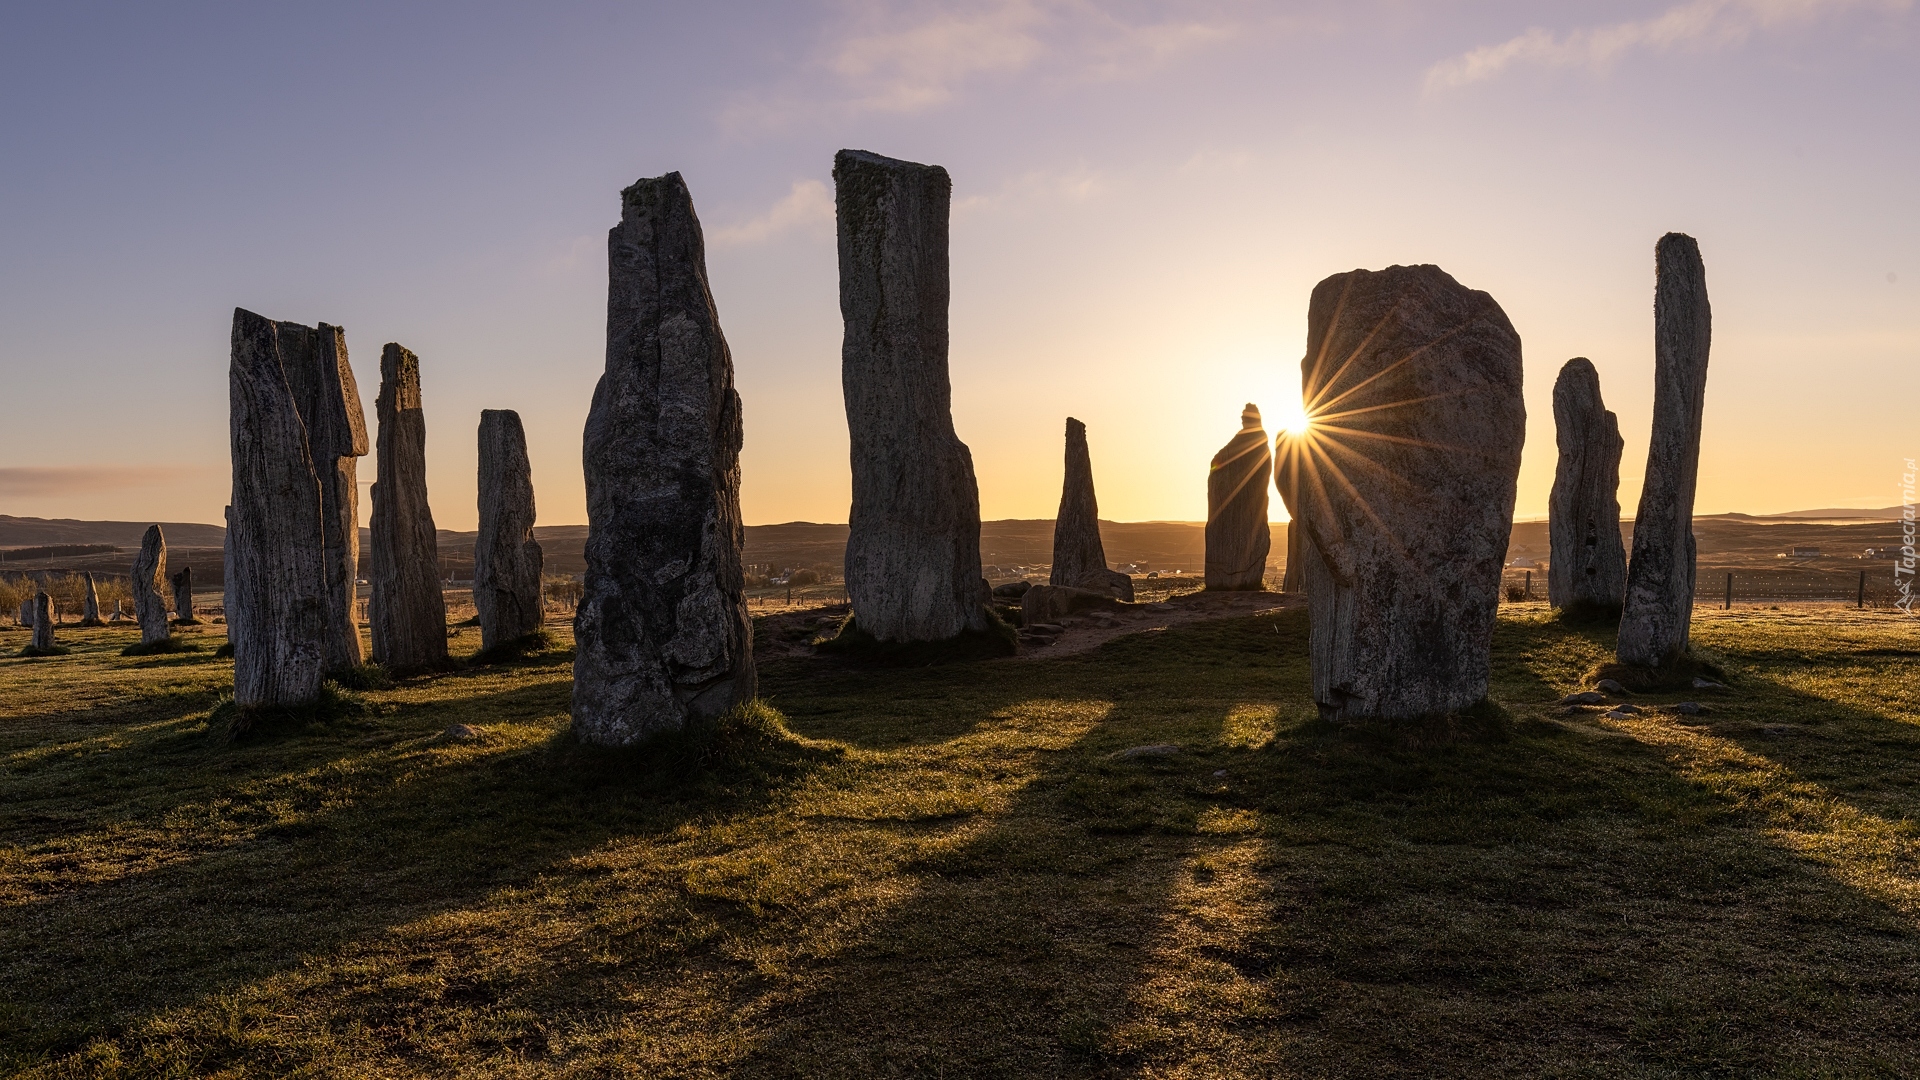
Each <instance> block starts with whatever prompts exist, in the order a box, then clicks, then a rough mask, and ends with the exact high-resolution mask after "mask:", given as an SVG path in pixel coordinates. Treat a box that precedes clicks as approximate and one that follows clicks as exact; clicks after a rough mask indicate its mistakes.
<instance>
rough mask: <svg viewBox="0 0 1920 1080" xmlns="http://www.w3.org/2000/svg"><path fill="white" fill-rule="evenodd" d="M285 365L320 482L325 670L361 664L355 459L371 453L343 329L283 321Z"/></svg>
mask: <svg viewBox="0 0 1920 1080" xmlns="http://www.w3.org/2000/svg"><path fill="white" fill-rule="evenodd" d="M278 325H279V330H280V361H281V364H282V366H283V367H284V368H285V370H286V374H287V385H288V387H290V388H291V389H292V391H293V398H294V404H295V407H296V408H298V409H299V410H300V420H301V422H302V423H303V424H305V425H306V430H307V452H308V455H309V457H310V459H311V460H312V462H313V471H314V475H315V477H317V478H318V479H319V481H320V516H321V530H322V532H321V544H322V549H321V561H322V566H323V567H324V568H325V570H326V575H327V579H326V580H327V594H326V598H327V629H326V633H325V636H324V637H323V639H322V643H323V646H324V648H325V655H326V666H327V670H328V671H339V670H342V669H346V668H354V667H358V666H360V663H361V661H362V659H363V657H362V655H361V652H360V627H359V624H358V623H357V622H356V620H355V619H354V617H353V615H354V598H355V593H356V588H355V586H356V583H357V581H358V579H359V573H360V485H359V479H358V476H357V475H356V474H357V472H358V461H357V459H359V458H361V457H364V456H365V455H366V453H367V421H366V417H365V415H364V414H363V413H362V412H361V409H360V389H359V387H358V386H356V385H355V384H354V381H353V368H352V367H350V366H349V365H348V363H347V340H346V331H344V330H342V329H340V328H339V327H337V326H329V325H327V324H326V323H321V324H320V325H319V327H318V328H312V327H306V326H302V325H300V324H299V323H291V322H283V323H280V324H278Z"/></svg>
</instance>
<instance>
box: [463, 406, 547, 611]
mask: <svg viewBox="0 0 1920 1080" xmlns="http://www.w3.org/2000/svg"><path fill="white" fill-rule="evenodd" d="M533 516H534V512H533V465H532V463H530V462H529V461H528V460H527V433H526V430H525V429H524V428H522V427H521V426H520V414H519V413H517V412H514V411H513V410H512V409H485V410H482V411H481V413H480V535H479V537H478V538H476V539H475V540H474V542H473V606H474V610H475V611H476V612H477V613H478V614H479V616H480V647H481V648H483V649H491V648H494V647H495V646H498V645H505V644H507V643H509V642H514V641H518V640H520V639H521V638H524V637H526V636H527V635H529V634H532V633H534V632H536V631H538V630H539V629H540V622H541V617H542V611H541V605H540V568H541V565H542V556H541V551H540V545H539V544H538V543H536V542H535V541H534V539H533Z"/></svg>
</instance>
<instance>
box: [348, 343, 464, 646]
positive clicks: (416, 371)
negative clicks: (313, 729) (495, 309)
mask: <svg viewBox="0 0 1920 1080" xmlns="http://www.w3.org/2000/svg"><path fill="white" fill-rule="evenodd" d="M374 409H375V412H376V414H377V415H378V417H379V420H380V436H379V439H380V457H379V470H380V472H379V479H378V480H376V481H375V482H374V485H373V514H372V515H371V518H370V519H369V521H368V526H369V528H368V532H369V541H368V546H369V548H370V550H369V552H368V559H367V563H368V567H367V581H368V584H369V585H370V586H371V588H372V596H371V597H369V599H368V601H367V621H368V622H369V623H371V624H372V630H373V659H374V661H375V662H377V663H381V664H385V665H386V666H387V667H389V668H392V669H394V670H396V671H406V670H414V669H419V668H425V667H433V666H435V665H439V664H443V663H445V662H446V659H447V602H446V598H445V596H444V595H443V594H442V592H441V590H440V549H439V546H438V543H437V541H436V540H435V533H434V526H433V509H432V507H430V506H429V505H428V503H427V418H426V412H425V410H424V409H423V408H422V406H421V403H420V359H419V357H416V356H415V355H414V354H413V353H411V352H409V351H407V350H406V349H403V348H401V347H400V346H399V345H397V344H394V343H392V342H389V343H388V344H387V347H386V348H385V349H384V350H382V351H381V353H380V396H379V397H378V398H376V399H375V400H374Z"/></svg>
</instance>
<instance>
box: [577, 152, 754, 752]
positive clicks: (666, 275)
mask: <svg viewBox="0 0 1920 1080" xmlns="http://www.w3.org/2000/svg"><path fill="white" fill-rule="evenodd" d="M740 445H741V413H740V395H739V394H738V393H737V392H735V390H734V388H733V355H732V353H731V352H729V351H728V349H727V339H726V336H725V335H724V334H723V333H722V332H721V329H720V314H719V311H718V310H717V309H716V308H715V307H714V302H713V293H712V290H711V289H710V288H709V287H708V284H707V259H706V248H705V243H704V241H703V239H702V236H701V231H700V220H699V218H698V217H697V216H696V215H695V214H694V210H693V197H692V195H691V194H690V193H689V192H688V191H687V185H686V183H685V182H684V181H683V180H681V178H680V174H679V173H668V174H667V175H665V176H662V177H658V178H655V179H651V180H641V181H639V182H637V183H635V184H634V185H633V186H632V187H629V188H627V189H626V190H625V191H623V192H622V193H621V196H620V223H619V224H618V225H616V226H614V227H613V229H612V230H610V231H609V232H608V234H607V366H606V372H605V374H603V375H602V376H601V377H600V384H599V386H598V387H596V388H595V389H594V393H593V406H592V408H591V409H590V410H589V411H588V413H587V427H586V438H585V463H586V478H587V522H588V526H587V550H586V555H587V573H586V581H585V588H584V593H583V596H582V599H581V602H580V606H579V608H578V610H577V611H576V613H575V615H574V621H573V625H574V642H575V653H574V656H575V659H574V664H573V725H574V730H575V732H577V733H578V734H579V736H580V737H581V738H582V739H583V740H585V741H587V742H591V743H596V744H599V745H603V746H624V745H630V744H632V743H636V742H639V741H641V740H643V739H645V738H646V737H648V736H649V735H652V734H655V733H657V732H662V731H673V730H678V729H680V728H682V727H685V726H686V724H687V723H688V722H689V721H692V720H704V719H712V718H714V717H718V716H719V715H721V714H722V713H725V712H726V711H727V710H729V709H731V708H732V707H733V706H735V705H737V704H740V703H742V702H745V701H749V700H751V699H752V698H753V696H754V692H755V686H756V683H755V673H754V666H753V623H752V620H751V618H750V617H749V616H748V614H747V601H746V592H745V589H746V575H745V572H744V570H743V568H742V565H741V561H740V549H741V545H742V544H743V543H744V542H745V539H746V530H745V527H744V524H743V522H742V521H741V518H740Z"/></svg>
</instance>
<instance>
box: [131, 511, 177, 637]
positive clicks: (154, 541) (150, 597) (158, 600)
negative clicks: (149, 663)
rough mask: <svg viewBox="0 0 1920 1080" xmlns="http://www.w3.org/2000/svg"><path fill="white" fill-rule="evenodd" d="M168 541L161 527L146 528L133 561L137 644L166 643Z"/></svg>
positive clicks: (169, 632) (169, 633)
mask: <svg viewBox="0 0 1920 1080" xmlns="http://www.w3.org/2000/svg"><path fill="white" fill-rule="evenodd" d="M166 580H167V539H166V537H165V536H163V535H162V534H161V532H160V526H158V525H149V526H147V534H146V536H144V537H142V538H141V540H140V554H138V555H136V556H134V559H133V613H134V616H135V617H136V618H138V619H139V620H140V644H142V645H151V644H153V643H154V642H156V641H165V640H167V638H168V637H169V636H170V635H171V634H172V633H173V631H171V630H169V629H168V628H167V587H166Z"/></svg>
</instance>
